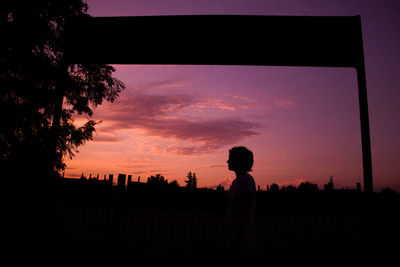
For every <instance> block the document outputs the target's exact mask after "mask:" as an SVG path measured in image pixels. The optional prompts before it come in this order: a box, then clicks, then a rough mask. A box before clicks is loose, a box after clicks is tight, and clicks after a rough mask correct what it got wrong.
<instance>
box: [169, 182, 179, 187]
mask: <svg viewBox="0 0 400 267" xmlns="http://www.w3.org/2000/svg"><path fill="white" fill-rule="evenodd" d="M169 185H170V186H171V187H179V183H178V181H177V180H172V181H171V182H170V183H169Z"/></svg>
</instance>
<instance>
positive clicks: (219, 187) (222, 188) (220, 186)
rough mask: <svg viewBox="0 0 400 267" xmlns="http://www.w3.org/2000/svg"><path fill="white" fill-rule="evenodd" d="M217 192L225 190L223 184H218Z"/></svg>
mask: <svg viewBox="0 0 400 267" xmlns="http://www.w3.org/2000/svg"><path fill="white" fill-rule="evenodd" d="M215 190H216V191H217V192H225V188H224V187H223V186H222V185H218V186H217V188H216V189H215Z"/></svg>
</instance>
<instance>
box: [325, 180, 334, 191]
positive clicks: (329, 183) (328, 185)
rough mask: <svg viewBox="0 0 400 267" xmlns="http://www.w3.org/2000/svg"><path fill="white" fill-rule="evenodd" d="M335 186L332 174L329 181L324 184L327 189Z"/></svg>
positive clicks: (329, 189) (330, 189)
mask: <svg viewBox="0 0 400 267" xmlns="http://www.w3.org/2000/svg"><path fill="white" fill-rule="evenodd" d="M333 188H334V184H333V176H331V177H330V178H329V182H328V183H327V184H325V185H324V190H325V191H332V190H333Z"/></svg>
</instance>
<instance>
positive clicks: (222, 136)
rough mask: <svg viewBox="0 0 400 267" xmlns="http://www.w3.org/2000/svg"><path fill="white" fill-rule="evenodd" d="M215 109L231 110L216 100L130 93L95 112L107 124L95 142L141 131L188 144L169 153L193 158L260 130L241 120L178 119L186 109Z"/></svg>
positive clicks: (225, 103) (187, 95)
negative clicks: (122, 132) (123, 132)
mask: <svg viewBox="0 0 400 267" xmlns="http://www.w3.org/2000/svg"><path fill="white" fill-rule="evenodd" d="M189 106H191V107H193V108H194V110H196V108H206V106H208V107H209V108H218V109H221V110H234V109H235V108H234V106H233V105H231V104H230V103H229V102H228V101H224V100H223V99H218V98H215V97H213V98H210V99H207V98H205V97H200V96H195V95H189V94H187V93H186V94H185V93H169V94H167V93H164V94H150V93H147V92H145V91H143V90H130V92H127V93H126V94H124V95H121V97H120V98H119V99H118V100H117V101H116V102H115V103H114V104H105V105H103V106H101V107H99V109H98V110H97V111H96V113H95V117H96V118H97V119H99V120H103V121H104V122H107V124H108V125H109V126H108V128H105V129H103V131H105V133H103V134H101V133H100V134H99V136H98V137H97V138H96V139H97V141H103V142H105V141H108V142H112V141H115V140H116V137H115V131H116V130H119V129H142V130H144V131H145V133H146V134H147V135H150V136H158V137H162V138H168V139H173V140H175V141H185V142H189V145H179V144H178V145H170V146H168V148H167V149H166V151H167V152H169V153H175V154H179V155H192V154H198V153H208V152H212V151H215V150H216V149H218V148H221V147H223V146H226V145H231V144H234V143H237V142H239V141H240V140H242V139H243V138H246V137H251V136H255V135H257V134H258V133H257V131H256V130H257V129H258V128H260V127H262V125H261V124H259V123H257V122H249V121H245V120H243V119H241V118H240V117H234V116H231V117H226V118H209V119H198V118H194V116H195V115H196V114H193V115H192V116H189V115H188V116H185V117H183V118H182V116H177V114H178V112H179V111H181V110H183V109H185V108H187V107H189ZM107 131H108V133H107Z"/></svg>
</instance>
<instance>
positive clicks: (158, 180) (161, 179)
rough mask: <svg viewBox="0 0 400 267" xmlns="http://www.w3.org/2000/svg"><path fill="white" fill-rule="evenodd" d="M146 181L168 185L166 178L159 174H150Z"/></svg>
mask: <svg viewBox="0 0 400 267" xmlns="http://www.w3.org/2000/svg"><path fill="white" fill-rule="evenodd" d="M147 183H148V184H152V185H168V180H166V179H165V178H164V176H162V175H161V174H156V176H153V175H151V176H150V177H148V178H147Z"/></svg>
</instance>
